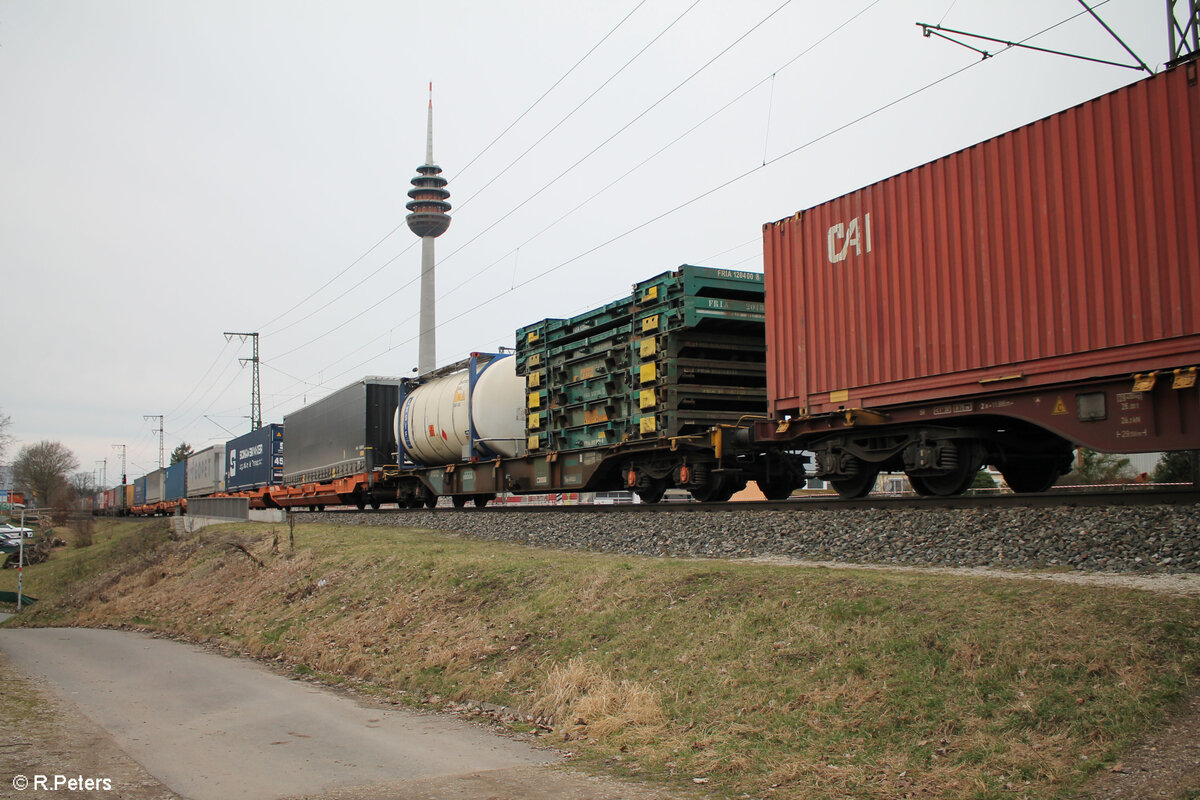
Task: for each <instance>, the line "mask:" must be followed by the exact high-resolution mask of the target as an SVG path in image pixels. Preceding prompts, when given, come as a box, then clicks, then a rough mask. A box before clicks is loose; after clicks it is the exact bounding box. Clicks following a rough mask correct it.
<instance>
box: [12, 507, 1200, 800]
mask: <svg viewBox="0 0 1200 800" xmlns="http://www.w3.org/2000/svg"><path fill="white" fill-rule="evenodd" d="M296 533H297V548H296V550H295V552H294V553H293V552H290V551H289V548H286V547H281V548H279V550H280V551H281V552H275V548H274V536H273V534H272V532H271V531H270V530H269V529H266V528H253V527H246V526H235V527H225V528H219V529H215V530H210V531H206V532H205V533H204V535H201V536H196V537H191V538H189V539H187V540H184V541H181V542H171V543H165V539H164V540H163V541H162V542H160V541H159V539H158V538H156V537H157V534H155V536H152V537H150V538H149V539H148V540H146V541H149V542H150V543H151V544H152V545H153V546H151V547H146V546H143V545H138V546H137V547H134V546H132V545H131V546H129V547H127V548H126V549H125V550H124V551H122V552H123V553H124V555H123V556H122V557H121V558H122V559H123V560H120V559H117V558H116V556H115V555H114V554H115V553H116V546H115V544H114V543H113V542H110V541H107V540H106V539H105V537H104V536H100V537H98V542H97V545H96V546H95V547H93V548H89V549H88V551H75V550H71V551H64V552H67V553H69V556H68V558H69V559H75V558H78V557H82V556H83V555H87V554H90V553H96V554H98V555H99V554H103V553H107V554H108V555H107V556H106V559H107V567H108V571H107V572H106V573H105V574H103V575H95V574H88V575H83V572H81V573H80V574H81V575H83V577H81V579H80V580H79V581H78V582H77V583H76V584H75V585H73V586H71V587H69V591H67V592H66V593H65V595H64V598H66V599H64V600H63V601H61V602H59V603H58V604H57V605H56V604H55V602H54V601H53V600H52V601H51V602H49V603H48V604H47V605H46V606H44V607H43V606H42V604H39V606H38V607H37V608H36V609H35V611H34V613H33V614H32V615H31V617H30V621H33V620H34V619H37V618H40V619H43V620H45V621H48V622H60V623H61V622H77V623H82V624H91V625H113V624H123V625H135V626H141V627H145V628H148V629H152V630H156V631H163V632H168V633H171V634H176V635H180V636H186V637H188V638H191V639H193V640H198V641H202V642H204V641H211V642H218V643H221V644H223V645H225V646H228V647H232V648H235V649H237V650H240V651H242V652H246V653H249V654H251V655H255V656H258V657H261V658H264V659H270V660H272V661H274V662H276V663H282V664H286V665H292V666H293V667H294V668H295V669H296V670H297V671H301V672H304V673H306V674H307V673H314V672H315V673H317V674H318V675H319V676H321V677H322V678H323V679H325V680H328V681H332V682H352V683H354V684H355V685H358V686H360V687H362V688H364V689H368V690H370V691H374V692H380V693H383V694H385V695H386V696H388V697H390V698H393V699H403V700H412V699H416V700H422V701H425V702H429V703H433V704H439V703H441V702H443V701H445V700H457V701H463V700H473V701H484V702H490V703H496V704H499V705H505V706H510V707H516V708H519V709H522V710H524V711H527V712H530V713H532V714H535V715H539V716H541V717H543V718H547V717H548V718H551V719H552V720H553V722H554V730H555V736H554V737H553V738H555V739H556V740H559V741H561V740H564V739H565V740H568V741H570V744H569V745H568V746H569V747H570V748H571V750H572V752H575V753H576V755H577V757H578V758H579V759H581V760H584V761H586V762H588V763H603V762H605V761H607V760H611V763H612V764H617V765H619V766H620V768H621V769H625V770H628V771H629V772H631V773H635V774H637V775H639V776H642V777H647V776H651V777H656V778H659V779H661V780H668V781H669V780H683V781H684V782H686V783H688V784H689V785H690V779H691V778H693V777H704V778H708V779H709V781H710V783H709V784H707V785H708V786H709V788H716V789H718V790H719V791H720V792H722V793H724V794H728V795H732V796H738V795H740V794H749V795H750V796H752V797H765V796H767V795H770V796H772V797H786V798H797V799H799V798H803V799H804V800H817V799H820V798H842V797H861V798H871V799H872V800H892V799H893V798H903V797H905V796H916V797H942V798H954V800H958V798H977V799H978V800H990V799H991V798H1008V797H1021V796H1027V797H1029V798H1057V797H1061V796H1065V795H1067V794H1069V792H1070V791H1071V789H1072V787H1074V786H1076V785H1078V784H1079V783H1080V782H1081V780H1082V779H1084V778H1086V776H1087V774H1088V772H1089V771H1090V770H1092V769H1094V768H1095V765H1097V764H1098V763H1100V762H1102V761H1103V760H1104V759H1105V758H1107V757H1110V755H1111V753H1112V752H1113V748H1114V746H1116V745H1118V744H1119V743H1121V742H1122V741H1127V740H1129V739H1131V738H1133V737H1135V736H1137V735H1139V732H1141V731H1144V730H1145V729H1146V727H1147V726H1148V725H1150V724H1152V721H1153V720H1154V718H1155V717H1156V715H1158V714H1160V713H1161V712H1162V710H1163V709H1164V707H1166V706H1167V705H1168V704H1169V703H1170V702H1171V701H1172V700H1173V699H1174V698H1176V697H1178V696H1180V694H1181V693H1182V692H1184V691H1185V690H1186V688H1187V684H1188V681H1192V680H1194V679H1195V678H1196V677H1197V676H1200V603H1198V602H1196V601H1195V600H1189V599H1186V598H1158V597H1155V598H1154V599H1153V600H1154V601H1153V602H1152V603H1151V602H1147V596H1145V595H1141V594H1137V593H1122V592H1111V591H1102V590H1096V589H1093V588H1089V587H1070V586H1059V585H1050V584H1032V583H1030V584H1024V583H1019V582H1013V581H1008V582H1003V583H995V582H990V581H987V580H985V579H967V578H960V577H934V578H927V577H922V576H915V575H911V574H897V575H892V574H888V573H882V572H876V573H870V574H866V573H864V574H855V573H849V572H837V573H831V572H829V571H822V570H810V571H800V570H795V569H779V568H776V567H771V566H767V565H747V564H729V563H721V562H713V563H702V562H678V561H666V560H655V559H634V558H622V557H609V556H597V555H589V554H578V553H576V554H563V553H553V552H546V551H538V550H532V549H528V548H520V547H515V546H509V545H496V544H483V543H477V542H468V541H462V540H455V539H453V538H450V537H444V536H433V535H424V534H419V533H416V532H411V531H399V532H397V531H389V530H379V529H369V530H364V529H338V528H335V527H309V526H300V527H298V528H297V532H296ZM131 535H133V534H131ZM131 541H132V540H131ZM228 542H236V543H239V544H241V545H243V546H244V547H246V548H247V550H248V551H249V552H250V553H251V554H253V555H254V556H255V558H257V559H258V560H261V561H262V563H263V566H261V567H259V566H257V564H256V563H255V562H254V561H252V560H251V559H250V558H248V557H247V556H246V555H245V554H242V553H240V552H237V551H234V550H231V549H230V548H229V547H227V546H226V543H228ZM156 543H157V544H156ZM66 563H69V562H68V561H67V560H64V561H63V562H60V564H59V565H58V566H56V565H55V564H54V562H51V563H50V564H48V565H46V566H45V569H46V570H47V573H46V574H47V576H49V574H50V571H53V570H64V569H65V568H64V566H63V564H66ZM84 572H86V570H84ZM35 577H36V574H35ZM0 578H2V576H0ZM37 580H43V579H42V578H37ZM54 585H65V584H62V583H61V582H60V583H57V584H56V583H55V580H51V579H49V577H47V579H45V583H44V586H47V587H48V586H54ZM1084 757H1086V758H1087V760H1084ZM618 759H619V760H618ZM1007 787H1012V788H1007Z"/></svg>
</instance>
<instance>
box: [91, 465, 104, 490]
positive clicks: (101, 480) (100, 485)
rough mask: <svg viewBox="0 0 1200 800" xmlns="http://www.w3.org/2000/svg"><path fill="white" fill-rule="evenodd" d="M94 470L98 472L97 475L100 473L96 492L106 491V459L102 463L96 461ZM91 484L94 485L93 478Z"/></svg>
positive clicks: (94, 479) (94, 480)
mask: <svg viewBox="0 0 1200 800" xmlns="http://www.w3.org/2000/svg"><path fill="white" fill-rule="evenodd" d="M96 468H97V469H98V470H99V473H100V482H99V483H97V484H96V489H97V490H102V489H107V488H108V485H107V484H108V459H107V458H106V459H104V460H103V461H97V462H96ZM92 482H93V483H96V478H95V477H93V478H92Z"/></svg>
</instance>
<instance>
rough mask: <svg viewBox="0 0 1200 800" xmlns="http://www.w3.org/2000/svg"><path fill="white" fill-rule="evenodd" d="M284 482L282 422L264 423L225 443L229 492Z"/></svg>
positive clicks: (226, 485) (226, 475) (226, 483)
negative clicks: (256, 428) (254, 429)
mask: <svg viewBox="0 0 1200 800" xmlns="http://www.w3.org/2000/svg"><path fill="white" fill-rule="evenodd" d="M282 482H283V426H282V425H280V424H279V423H272V424H270V425H264V426H263V427H261V428H259V429H258V430H256V431H251V432H250V433H247V434H245V435H243V436H239V437H237V438H236V439H231V440H229V441H228V442H226V443H225V490H226V491H229V492H244V491H247V490H249V489H261V488H262V487H264V486H277V485H279V484H280V483H282Z"/></svg>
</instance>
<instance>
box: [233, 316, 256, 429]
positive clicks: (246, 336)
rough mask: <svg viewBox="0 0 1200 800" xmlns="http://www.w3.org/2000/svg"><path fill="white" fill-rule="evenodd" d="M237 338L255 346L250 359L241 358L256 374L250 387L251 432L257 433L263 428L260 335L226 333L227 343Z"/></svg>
mask: <svg viewBox="0 0 1200 800" xmlns="http://www.w3.org/2000/svg"><path fill="white" fill-rule="evenodd" d="M235 336H237V337H238V338H239V339H241V340H242V341H243V342H244V341H246V340H247V339H250V340H251V341H252V342H253V344H254V355H253V356H251V357H250V358H239V359H238V361H239V362H241V364H242V366H243V367H244V366H246V362H247V361H249V362H250V363H251V364H253V365H254V373H253V375H252V377H251V386H250V430H251V431H256V430H258V429H259V428H261V427H262V393H261V391H260V388H259V383H258V334H257V333H230V332H229V331H225V341H229V340H231V339H233V337H235Z"/></svg>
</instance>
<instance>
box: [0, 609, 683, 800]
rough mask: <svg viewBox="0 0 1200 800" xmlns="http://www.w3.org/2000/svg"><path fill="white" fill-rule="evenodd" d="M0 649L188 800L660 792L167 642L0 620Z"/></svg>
mask: <svg viewBox="0 0 1200 800" xmlns="http://www.w3.org/2000/svg"><path fill="white" fill-rule="evenodd" d="M0 653H3V655H4V656H6V657H7V659H8V661H10V662H11V663H12V664H14V665H16V666H17V667H18V668H19V669H20V670H21V671H22V672H25V673H28V674H29V675H32V676H36V677H38V678H40V679H42V680H44V682H45V683H47V684H48V685H49V686H50V687H51V688H52V689H53V690H54V692H55V693H57V694H58V695H59V696H60V697H61V698H63V699H64V700H66V701H69V704H68V705H70V704H73V707H77V708H78V710H79V711H81V712H82V713H83V714H84V715H85V716H86V717H88V718H89V719H90V720H91V721H93V722H95V723H96V724H97V725H99V726H100V727H101V728H103V729H104V730H105V731H107V732H108V734H110V735H111V737H112V739H113V740H114V741H115V742H116V744H117V746H118V747H119V748H120V749H121V750H123V751H124V752H125V753H126V754H128V755H129V756H131V757H132V758H133V759H134V760H136V761H137V762H139V763H140V764H141V765H142V766H143V767H145V769H146V770H147V771H148V772H149V773H150V774H151V775H153V776H154V777H155V778H157V779H158V780H159V781H161V782H162V784H164V785H165V786H166V787H168V788H169V789H171V790H172V791H174V792H175V793H177V794H178V795H180V796H181V797H184V798H187V799H188V800H279V799H280V798H289V797H308V798H316V797H322V798H327V800H357V798H374V799H376V800H451V799H453V800H473V799H474V798H480V799H482V798H488V800H506V798H530V799H531V800H533V799H535V798H555V800H558V799H559V798H575V799H577V800H607V798H616V797H629V798H633V797H644V798H647V800H648V799H649V798H660V797H665V796H664V795H660V794H659V793H656V792H648V791H643V790H641V789H640V788H638V787H632V786H621V785H619V784H615V783H610V782H607V781H597V780H594V779H590V778H586V777H583V776H579V775H576V774H574V773H571V772H568V771H564V770H561V769H554V768H553V767H552V765H555V764H558V763H559V761H560V759H559V756H558V755H557V754H556V753H554V752H552V751H547V750H539V749H536V748H534V747H532V746H530V745H528V744H526V743H524V742H521V741H517V740H515V739H509V738H505V737H503V736H499V735H497V734H495V733H493V732H491V731H489V730H486V729H484V728H481V727H478V726H475V725H472V724H470V723H468V722H465V721H462V720H458V719H454V718H450V717H446V716H443V715H437V714H431V713H422V712H414V711H408V710H403V709H396V708H392V707H386V708H383V707H372V706H369V705H365V704H363V703H360V702H358V701H356V700H354V699H352V698H350V697H346V696H343V695H340V694H337V693H334V692H332V691H329V690H328V689H325V688H323V687H319V686H316V685H313V684H310V683H306V682H301V681H295V680H291V679H289V678H287V677H285V676H282V675H278V674H275V673H273V672H271V671H270V670H268V669H266V668H264V667H262V666H260V665H258V664H256V663H254V662H251V661H246V660H241V659H236V658H227V657H224V656H221V655H217V654H215V653H211V652H208V651H206V650H204V649H202V648H199V647H195V646H192V645H188V644H182V643H179V642H175V641H170V640H166V639H155V638H153V637H150V636H146V635H142V634H137V633H130V632H126V631H110V630H91V629H82V628H41V629H5V630H0ZM42 766H43V767H44V769H45V771H46V772H47V773H49V774H54V765H53V764H45V765H42ZM89 777H104V776H102V775H98V776H89ZM0 780H3V781H4V783H5V784H6V785H4V786H3V787H0V789H3V790H8V789H10V788H11V787H10V785H7V784H8V782H9V781H11V780H12V776H0ZM0 793H2V792H0Z"/></svg>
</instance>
